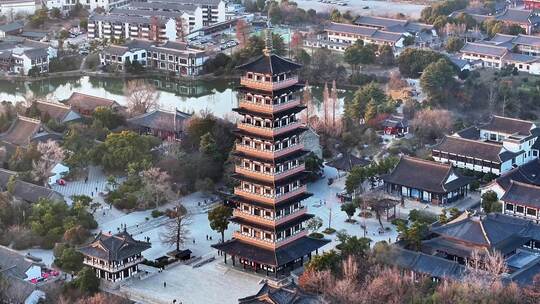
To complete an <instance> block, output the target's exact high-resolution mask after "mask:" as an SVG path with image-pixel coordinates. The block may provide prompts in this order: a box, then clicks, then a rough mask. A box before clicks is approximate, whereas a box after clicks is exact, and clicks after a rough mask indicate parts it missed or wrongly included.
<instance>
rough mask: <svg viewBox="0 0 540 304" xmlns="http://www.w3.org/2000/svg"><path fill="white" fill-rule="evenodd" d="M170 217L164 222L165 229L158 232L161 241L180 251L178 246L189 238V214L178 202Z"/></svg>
mask: <svg viewBox="0 0 540 304" xmlns="http://www.w3.org/2000/svg"><path fill="white" fill-rule="evenodd" d="M171 217H172V219H170V220H169V221H168V222H167V223H166V224H165V231H164V232H162V233H161V234H160V238H161V241H162V242H163V243H165V244H167V245H170V246H175V248H176V251H180V246H181V245H183V244H185V242H186V241H187V240H188V238H189V229H188V226H189V224H190V218H191V217H190V215H189V213H187V211H186V209H185V208H184V207H183V206H182V205H180V204H178V205H177V206H176V207H175V208H174V210H173V212H171Z"/></svg>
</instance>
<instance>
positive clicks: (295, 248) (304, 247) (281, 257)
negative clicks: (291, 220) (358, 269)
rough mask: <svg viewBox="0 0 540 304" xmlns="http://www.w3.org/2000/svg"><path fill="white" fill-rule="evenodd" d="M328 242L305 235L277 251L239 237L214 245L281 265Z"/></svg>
mask: <svg viewBox="0 0 540 304" xmlns="http://www.w3.org/2000/svg"><path fill="white" fill-rule="evenodd" d="M328 243H330V240H327V239H314V238H311V237H309V236H304V237H302V238H300V239H298V240H296V241H295V242H292V243H289V244H287V245H285V246H282V247H279V248H278V249H277V250H275V251H274V250H269V249H264V248H261V247H258V246H255V245H252V244H249V243H246V242H242V241H241V240H238V239H232V240H229V241H226V242H224V243H219V244H214V245H212V247H213V248H215V249H217V250H221V251H223V252H225V253H227V254H229V255H232V256H237V257H242V258H246V259H249V260H251V261H254V262H257V263H261V264H264V265H270V266H274V267H279V266H282V265H285V264H287V263H289V262H292V261H295V260H297V259H299V258H301V257H303V256H305V255H307V254H310V253H311V252H313V251H315V250H317V249H319V248H321V247H322V246H324V245H326V244H328Z"/></svg>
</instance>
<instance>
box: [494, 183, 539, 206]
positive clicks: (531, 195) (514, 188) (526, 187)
mask: <svg viewBox="0 0 540 304" xmlns="http://www.w3.org/2000/svg"><path fill="white" fill-rule="evenodd" d="M501 200H502V201H505V202H508V203H515V204H520V205H525V206H528V207H532V208H540V186H536V185H531V184H525V183H521V182H517V181H510V187H509V188H508V189H507V190H506V192H505V193H504V195H503V196H502V197H501Z"/></svg>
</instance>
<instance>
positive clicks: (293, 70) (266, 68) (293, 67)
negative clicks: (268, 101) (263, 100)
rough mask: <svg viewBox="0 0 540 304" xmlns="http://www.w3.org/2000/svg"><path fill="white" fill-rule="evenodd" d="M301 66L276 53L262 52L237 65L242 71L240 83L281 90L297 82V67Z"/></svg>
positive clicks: (252, 86) (254, 87) (263, 89)
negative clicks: (250, 59) (262, 53)
mask: <svg viewBox="0 0 540 304" xmlns="http://www.w3.org/2000/svg"><path fill="white" fill-rule="evenodd" d="M301 67H302V66H301V65H299V64H297V63H295V62H293V61H290V60H288V59H285V58H283V57H280V56H278V55H276V54H269V55H266V54H264V55H261V56H259V57H257V58H255V59H253V60H252V61H250V62H248V63H246V64H244V65H241V66H239V67H238V69H239V70H241V71H243V76H242V78H241V79H240V84H241V85H242V86H245V87H247V88H251V89H256V90H262V91H275V90H281V89H284V88H287V87H290V86H294V85H295V84H297V83H298V69H300V68H301Z"/></svg>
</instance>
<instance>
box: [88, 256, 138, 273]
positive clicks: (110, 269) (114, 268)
mask: <svg viewBox="0 0 540 304" xmlns="http://www.w3.org/2000/svg"><path fill="white" fill-rule="evenodd" d="M143 260H144V258H143V257H140V258H138V259H136V260H133V261H131V262H128V263H125V264H122V265H116V266H108V265H104V264H103V265H102V264H100V263H94V262H93V261H92V260H86V259H85V260H84V261H83V264H85V265H88V266H90V267H93V268H98V269H103V270H105V271H108V272H117V271H120V270H123V269H126V268H129V267H131V266H134V265H137V264H140V263H142V261H143Z"/></svg>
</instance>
